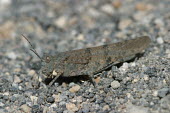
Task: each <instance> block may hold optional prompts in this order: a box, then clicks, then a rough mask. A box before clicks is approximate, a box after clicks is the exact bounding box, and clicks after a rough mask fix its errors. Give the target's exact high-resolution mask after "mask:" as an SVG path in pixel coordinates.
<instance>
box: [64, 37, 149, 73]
mask: <svg viewBox="0 0 170 113" xmlns="http://www.w3.org/2000/svg"><path fill="white" fill-rule="evenodd" d="M149 43H150V38H149V37H147V36H143V37H139V38H136V39H132V40H127V41H123V42H118V43H114V44H109V45H103V46H98V47H92V48H86V49H79V50H73V51H68V52H66V54H67V55H68V57H67V59H66V62H67V63H73V64H77V67H79V68H81V69H82V68H86V70H89V71H90V70H91V71H93V72H95V71H99V70H101V69H103V68H105V67H107V66H108V65H110V64H113V63H120V62H124V61H127V60H130V59H131V58H132V56H134V55H135V54H137V53H141V52H142V51H143V50H144V49H146V48H147V47H148V45H149Z"/></svg>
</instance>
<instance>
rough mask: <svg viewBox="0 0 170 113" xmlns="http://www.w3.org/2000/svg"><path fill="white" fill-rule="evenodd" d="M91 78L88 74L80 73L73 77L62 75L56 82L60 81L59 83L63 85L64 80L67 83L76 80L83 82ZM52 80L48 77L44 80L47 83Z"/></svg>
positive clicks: (76, 81)
mask: <svg viewBox="0 0 170 113" xmlns="http://www.w3.org/2000/svg"><path fill="white" fill-rule="evenodd" d="M89 80H90V78H89V76H88V75H78V76H73V77H63V76H60V77H59V78H58V79H57V80H56V81H55V82H57V83H59V85H61V84H62V83H63V82H65V83H66V84H69V83H71V82H74V83H76V84H81V83H82V82H83V81H89ZM51 81H52V79H51V78H46V79H45V80H44V83H45V84H47V85H48V84H49V83H50V82H51Z"/></svg>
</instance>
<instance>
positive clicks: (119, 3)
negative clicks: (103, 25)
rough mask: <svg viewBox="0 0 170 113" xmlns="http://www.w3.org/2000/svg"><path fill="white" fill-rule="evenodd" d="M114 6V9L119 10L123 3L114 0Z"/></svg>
mask: <svg viewBox="0 0 170 113" xmlns="http://www.w3.org/2000/svg"><path fill="white" fill-rule="evenodd" d="M112 5H113V7H114V8H116V9H118V8H120V7H121V6H122V2H121V1H120V0H114V1H113V3H112Z"/></svg>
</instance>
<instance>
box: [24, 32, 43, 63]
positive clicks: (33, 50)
mask: <svg viewBox="0 0 170 113" xmlns="http://www.w3.org/2000/svg"><path fill="white" fill-rule="evenodd" d="M22 36H23V37H24V38H25V39H26V40H27V42H28V43H29V44H30V46H31V48H30V50H31V51H32V52H33V53H35V55H37V56H38V58H39V59H40V60H41V61H43V59H42V58H41V57H40V55H39V54H38V53H37V51H36V50H35V48H34V47H33V45H32V44H31V42H30V41H29V40H28V38H27V37H26V36H24V35H23V34H22Z"/></svg>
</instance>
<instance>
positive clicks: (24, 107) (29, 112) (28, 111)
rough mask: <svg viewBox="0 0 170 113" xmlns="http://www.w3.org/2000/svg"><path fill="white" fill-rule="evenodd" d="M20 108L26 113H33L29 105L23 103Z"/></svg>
mask: <svg viewBox="0 0 170 113" xmlns="http://www.w3.org/2000/svg"><path fill="white" fill-rule="evenodd" d="M20 108H21V109H22V111H23V112H25V113H31V108H30V107H29V106H27V105H26V104H23V105H22V106H21V107H20Z"/></svg>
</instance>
